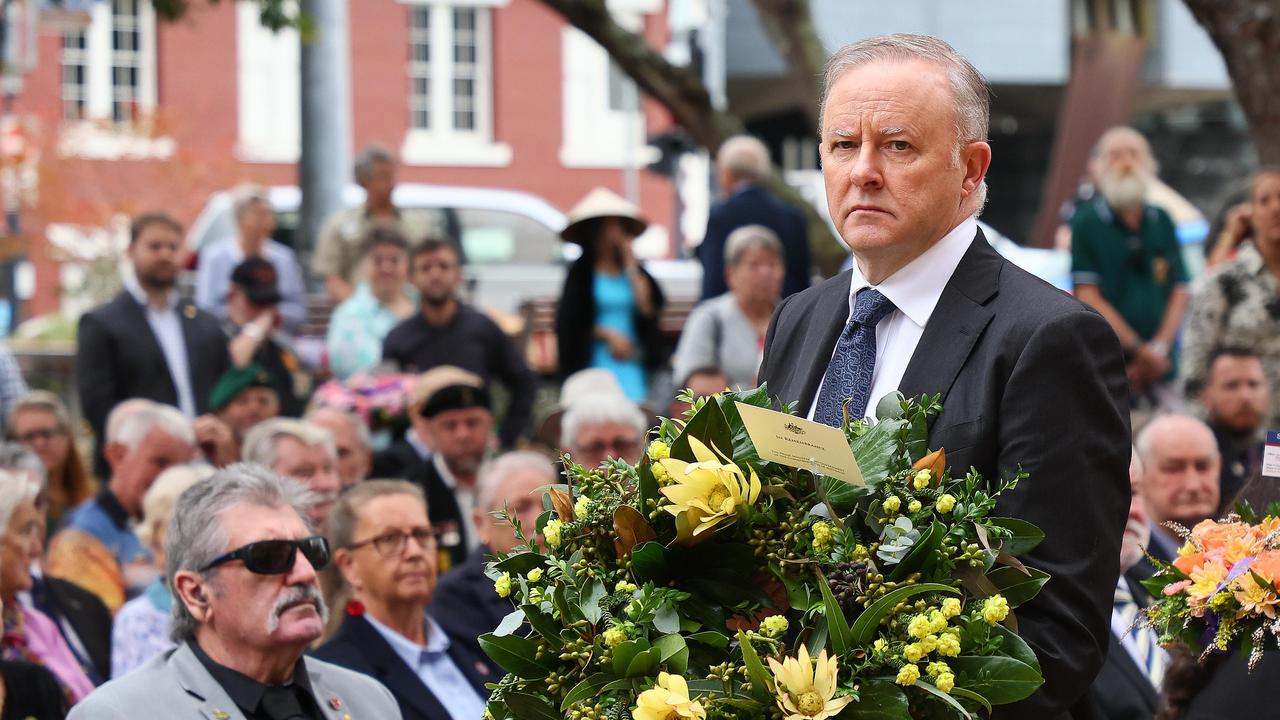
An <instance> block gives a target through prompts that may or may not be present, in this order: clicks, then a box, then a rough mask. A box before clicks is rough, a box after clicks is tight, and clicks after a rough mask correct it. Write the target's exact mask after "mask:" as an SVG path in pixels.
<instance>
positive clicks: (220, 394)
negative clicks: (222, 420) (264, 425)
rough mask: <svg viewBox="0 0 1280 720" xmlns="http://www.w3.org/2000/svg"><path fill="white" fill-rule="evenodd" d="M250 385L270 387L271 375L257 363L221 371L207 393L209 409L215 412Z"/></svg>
mask: <svg viewBox="0 0 1280 720" xmlns="http://www.w3.org/2000/svg"><path fill="white" fill-rule="evenodd" d="M252 387H264V388H269V387H271V377H270V376H269V375H267V371H266V370H263V369H262V367H261V366H260V365H258V364H257V363H249V364H248V365H246V366H244V367H242V368H231V369H230V370H228V371H226V372H224V373H222V377H220V378H218V382H217V383H215V384H214V386H213V392H211V393H209V409H210V410H212V411H214V412H217V411H219V410H221V409H222V408H224V407H226V406H228V405H230V404H231V401H232V400H235V399H236V396H237V395H239V394H240V393H242V392H244V391H245V390H248V389H249V388H252Z"/></svg>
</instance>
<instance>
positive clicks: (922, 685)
mask: <svg viewBox="0 0 1280 720" xmlns="http://www.w3.org/2000/svg"><path fill="white" fill-rule="evenodd" d="M911 687H914V688H919V689H921V690H923V691H925V692H927V693H929V694H930V695H932V696H934V697H936V698H938V699H939V700H941V701H942V702H944V703H946V704H947V705H950V706H951V708H952V709H953V710H955V711H956V712H958V713H960V716H961V717H963V718H965V720H973V716H972V715H970V714H969V711H968V710H966V709H965V707H964V706H963V705H961V704H960V703H959V702H957V701H956V699H955V698H953V697H951V696H950V695H948V694H946V693H944V692H942V691H941V690H939V689H938V688H937V687H935V686H934V685H932V684H930V683H927V682H925V681H924V680H917V681H916V683H915V685H912V686H911ZM952 689H953V690H954V689H955V688H952Z"/></svg>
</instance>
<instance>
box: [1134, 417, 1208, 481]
mask: <svg viewBox="0 0 1280 720" xmlns="http://www.w3.org/2000/svg"><path fill="white" fill-rule="evenodd" d="M1175 422H1188V423H1191V424H1193V425H1197V426H1199V427H1200V428H1201V429H1202V430H1204V433H1205V435H1207V436H1209V437H1210V438H1213V437H1214V435H1213V430H1210V429H1209V426H1208V425H1206V424H1205V422H1204V421H1203V420H1201V419H1199V418H1195V417H1191V416H1190V415H1172V414H1169V415H1158V416H1156V417H1154V418H1152V419H1151V421H1150V422H1148V423H1147V424H1146V425H1144V426H1142V429H1141V430H1139V431H1138V436H1137V437H1136V438H1134V441H1133V447H1134V449H1135V450H1137V452H1138V460H1139V462H1141V463H1142V466H1143V468H1144V469H1150V468H1152V467H1154V465H1155V463H1154V462H1153V461H1152V457H1151V446H1152V445H1153V444H1154V443H1155V440H1156V436H1157V435H1159V434H1160V433H1161V431H1164V432H1168V427H1167V426H1168V425H1169V424H1170V423H1175ZM1214 453H1215V454H1217V455H1219V456H1221V452H1220V451H1219V450H1218V445H1217V441H1216V440H1215V441H1214Z"/></svg>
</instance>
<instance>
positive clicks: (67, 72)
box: [62, 30, 89, 120]
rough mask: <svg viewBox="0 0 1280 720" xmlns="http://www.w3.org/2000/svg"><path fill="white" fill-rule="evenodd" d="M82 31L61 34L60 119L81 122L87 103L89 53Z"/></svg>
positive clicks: (68, 31)
mask: <svg viewBox="0 0 1280 720" xmlns="http://www.w3.org/2000/svg"><path fill="white" fill-rule="evenodd" d="M86 47H87V42H86V38H85V31H84V30H66V31H64V32H63V33H62V118H63V119H64V120H83V119H84V117H85V113H86V112H87V105H88V101H89V90H88V85H89V53H88V52H87V51H86Z"/></svg>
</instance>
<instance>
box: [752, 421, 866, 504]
mask: <svg viewBox="0 0 1280 720" xmlns="http://www.w3.org/2000/svg"><path fill="white" fill-rule="evenodd" d="M734 404H735V405H737V407H738V414H739V415H740V416H741V417H742V423H743V425H745V426H746V428H747V435H749V436H750V437H751V442H752V443H753V444H754V445H755V446H756V452H757V453H759V454H760V457H761V458H763V459H765V460H768V461H769V462H776V463H780V464H782V465H787V466H789V467H793V468H799V469H800V470H810V471H812V470H813V469H814V468H815V467H816V468H817V471H818V472H820V473H822V474H823V475H829V476H831V477H833V478H836V479H838V480H843V481H845V482H847V483H849V484H851V485H862V484H864V483H863V480H862V471H861V470H859V469H858V462H857V460H855V459H854V457H853V450H851V449H850V448H849V441H848V440H847V439H845V436H844V431H843V430H841V429H840V428H837V427H831V426H830V425H823V424H822V423H816V422H814V421H812V420H806V419H804V418H802V417H796V416H795V415H788V414H786V413H782V412H778V411H776V410H766V409H764V408H759V407H756V406H754V405H747V404H745V403H734Z"/></svg>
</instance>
